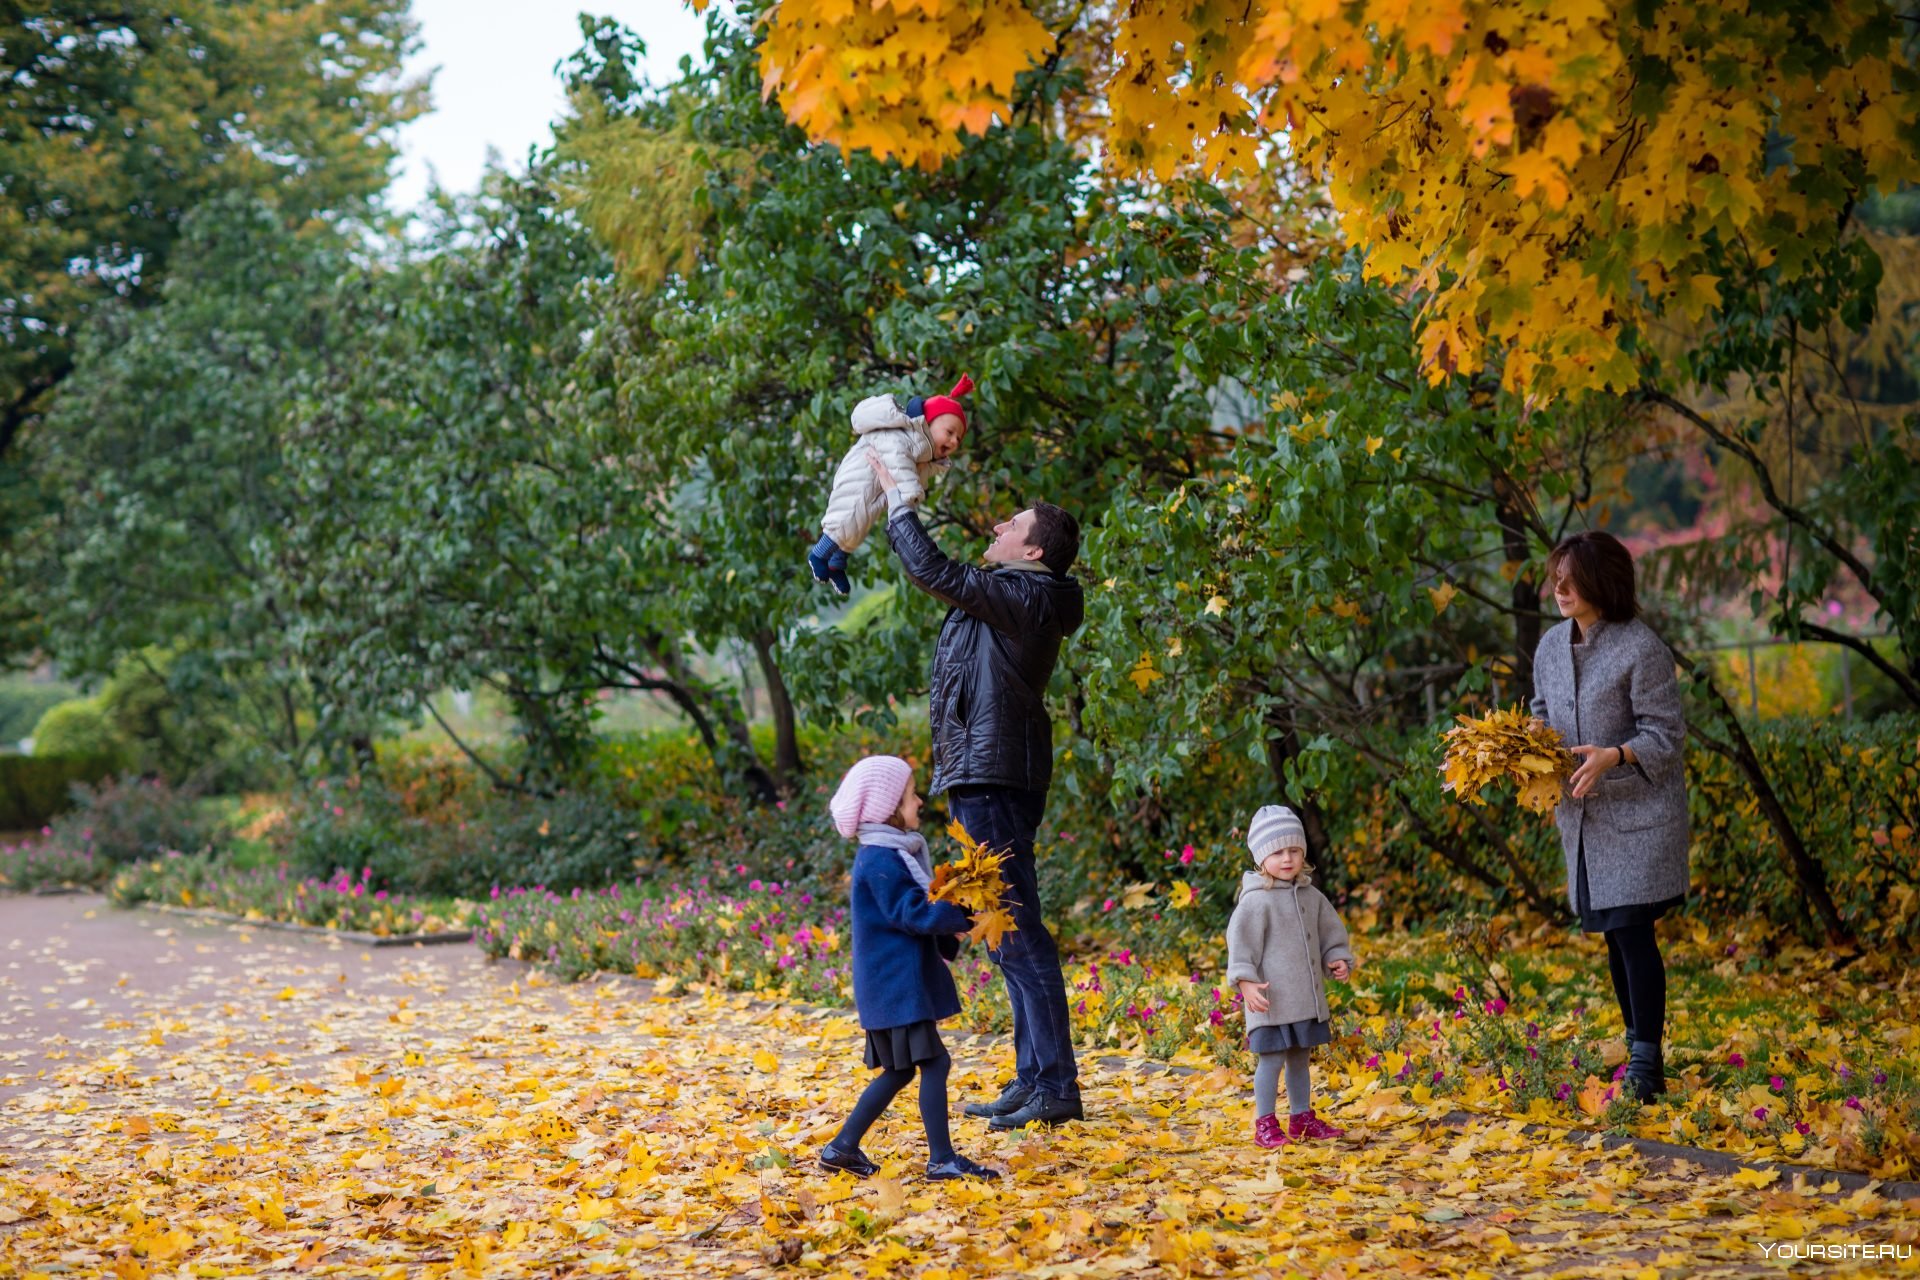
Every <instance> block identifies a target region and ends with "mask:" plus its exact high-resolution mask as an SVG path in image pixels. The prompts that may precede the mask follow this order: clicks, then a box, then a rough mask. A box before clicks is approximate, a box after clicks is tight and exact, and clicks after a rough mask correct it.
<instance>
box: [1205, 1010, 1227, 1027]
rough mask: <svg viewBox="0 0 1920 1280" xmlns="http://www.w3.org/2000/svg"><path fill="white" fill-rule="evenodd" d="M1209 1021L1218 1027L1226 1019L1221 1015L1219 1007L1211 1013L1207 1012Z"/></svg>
mask: <svg viewBox="0 0 1920 1280" xmlns="http://www.w3.org/2000/svg"><path fill="white" fill-rule="evenodd" d="M1207 1021H1208V1022H1211V1023H1212V1024H1213V1025H1214V1026H1216V1027H1217V1026H1219V1025H1220V1024H1221V1023H1223V1022H1225V1021H1226V1019H1225V1018H1224V1017H1222V1016H1221V1014H1220V1011H1219V1010H1218V1009H1215V1010H1213V1011H1212V1012H1211V1013H1209V1014H1207Z"/></svg>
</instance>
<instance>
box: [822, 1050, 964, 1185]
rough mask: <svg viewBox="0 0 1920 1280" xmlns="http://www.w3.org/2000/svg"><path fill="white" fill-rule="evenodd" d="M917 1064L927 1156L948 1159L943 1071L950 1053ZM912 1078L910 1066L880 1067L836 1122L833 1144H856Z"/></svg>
mask: <svg viewBox="0 0 1920 1280" xmlns="http://www.w3.org/2000/svg"><path fill="white" fill-rule="evenodd" d="M919 1066H920V1123H921V1124H923V1125H925V1126H926V1129H927V1159H929V1160H932V1161H940V1160H951V1159H953V1137H952V1135H951V1134H950V1133H949V1132H948V1130H947V1072H948V1070H949V1069H951V1068H952V1066H953V1056H952V1055H951V1054H948V1053H944V1052H943V1053H942V1054H941V1055H940V1056H939V1057H937V1058H929V1059H927V1060H926V1061H925V1062H922V1063H920V1064H919ZM912 1080H913V1072H912V1071H911V1070H907V1071H882V1072H881V1073H880V1074H879V1075H877V1076H875V1077H874V1078H873V1081H872V1083H870V1084H869V1085H867V1087H866V1089H865V1090H864V1091H863V1092H862V1093H861V1094H860V1101H858V1102H856V1103H854V1104H853V1114H852V1115H850V1116H848V1117H847V1122H846V1123H845V1124H843V1125H841V1126H840V1133H839V1136H837V1137H836V1138H834V1140H833V1145H834V1146H835V1147H837V1148H838V1149H839V1150H841V1151H851V1150H853V1149H854V1148H856V1147H858V1146H859V1145H860V1139H862V1138H864V1137H866V1136H867V1130H869V1129H871V1128H873V1126H874V1122H875V1121H877V1120H879V1119H880V1117H881V1115H882V1114H883V1113H884V1112H885V1111H886V1109H887V1105H888V1104H889V1103H891V1102H892V1101H893V1100H894V1097H895V1096H896V1095H897V1094H899V1092H900V1091H901V1090H902V1089H904V1088H906V1087H907V1085H908V1084H909V1083H910V1082H911V1081H912Z"/></svg>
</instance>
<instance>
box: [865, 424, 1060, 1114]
mask: <svg viewBox="0 0 1920 1280" xmlns="http://www.w3.org/2000/svg"><path fill="white" fill-rule="evenodd" d="M873 461H874V464H875V470H876V471H877V472H878V473H879V474H880V477H881V479H880V484H881V487H882V488H883V489H885V490H886V491H887V501H888V509H889V516H888V521H887V540H888V541H889V542H891V543H892V544H893V550H894V554H896V555H898V556H899V557H900V563H901V565H902V567H904V568H905V569H906V572H907V577H908V578H909V579H911V580H912V581H913V583H914V585H915V586H917V587H919V588H920V589H921V590H922V591H925V592H926V593H927V594H928V595H930V596H932V597H934V599H936V600H940V601H944V602H945V603H946V604H947V606H948V608H947V616H946V620H945V621H943V622H942V623H941V624H940V639H939V642H938V643H937V644H936V645H935V647H934V653H933V681H932V691H931V695H930V697H929V708H928V709H929V712H930V714H931V718H932V721H933V783H932V785H931V787H930V788H929V790H930V791H932V792H933V793H934V794H938V793H940V792H943V791H944V792H946V794H947V808H948V810H949V812H951V813H952V815H953V817H954V819H955V820H956V821H957V822H959V823H960V824H961V825H962V826H964V827H965V828H966V829H967V831H968V833H969V834H970V835H972V836H973V838H974V839H976V840H978V841H980V843H982V844H984V845H987V846H988V847H990V848H993V849H996V850H1001V851H1004V852H1006V853H1007V855H1008V857H1007V860H1006V862H1005V863H1003V864H1002V868H1001V871H1002V874H1003V875H1004V876H1005V878H1006V882H1007V891H1008V896H1009V897H1010V898H1011V899H1012V902H1013V907H1012V911H1013V918H1014V924H1015V928H1014V931H1013V932H1011V933H1009V934H1007V935H1006V936H1005V937H1004V938H1003V939H1002V940H1001V945H1000V948H999V950H998V951H996V952H994V953H993V958H994V960H995V961H996V962H997V963H998V964H999V965H1000V973H1001V976H1002V977H1003V978H1004V979H1005V981H1006V984H1007V999H1008V1002H1009V1003H1010V1004H1011V1005H1012V1006H1013V1051H1014V1079H1013V1081H1012V1082H1011V1083H1010V1084H1008V1085H1007V1087H1006V1088H1005V1089H1004V1090H1003V1091H1002V1092H1001V1094H1000V1096H999V1097H998V1098H996V1099H995V1100H993V1101H992V1102H985V1103H971V1104H969V1105H968V1106H967V1109H966V1110H967V1114H968V1115H974V1116H985V1117H987V1118H988V1120H989V1122H990V1123H991V1124H992V1125H993V1127H994V1128H996V1129H1018V1128H1021V1127H1023V1126H1025V1125H1029V1124H1046V1125H1054V1124H1061V1123H1064V1122H1065V1121H1068V1120H1079V1119H1081V1118H1082V1111H1081V1107H1080V1077H1079V1071H1078V1069H1077V1068H1076V1066H1075V1064H1074V1059H1073V1033H1072V1027H1071V1024H1070V1023H1069V1021H1068V1016H1067V983H1066V977H1065V975H1064V974H1063V973H1062V972H1061V970H1060V951H1059V948H1058V947H1056V946H1055V945H1054V941H1053V935H1052V934H1050V933H1049V932H1047V926H1046V923H1045V921H1044V920H1042V919H1041V914H1040V883H1039V879H1038V876H1037V874H1036V870H1035V867H1034V856H1033V842H1034V837H1035V835H1036V834H1037V833H1038V831H1039V828H1040V818H1041V815H1042V814H1043V813H1044V812H1045V811H1046V807H1047V787H1048V785H1049V784H1050V783H1051V782H1052V781H1053V722H1052V721H1051V720H1050V719H1049V718H1048V716H1047V706H1046V689H1047V681H1048V680H1049V679H1050V678H1051V677H1052V675H1053V668H1054V664H1055V663H1056V662H1057V661H1058V660H1059V657H1060V645H1061V643H1062V642H1063V641H1064V640H1065V639H1066V638H1067V637H1068V636H1070V635H1072V634H1073V632H1074V631H1076V630H1077V629H1078V628H1079V626H1080V622H1081V619H1082V618H1083V617H1084V616H1085V601H1084V599H1083V597H1082V595H1081V591H1080V583H1079V582H1078V581H1077V580H1076V579H1074V578H1072V577H1070V576H1069V575H1068V573H1067V570H1069V569H1070V568H1072V567H1073V561H1074V557H1075V556H1077V555H1079V553H1080V526H1079V524H1078V523H1077V522H1075V520H1074V518H1073V517H1072V516H1071V515H1068V514H1067V513H1066V512H1065V511H1063V510H1061V509H1060V508H1059V507H1056V506H1053V505H1052V504H1050V503H1045V502H1041V503H1036V504H1035V505H1033V506H1032V507H1029V508H1028V509H1027V510H1025V511H1022V512H1020V513H1019V514H1018V515H1016V516H1014V517H1013V518H1011V519H1009V520H1006V521H1004V522H1002V523H1001V524H998V525H995V526H994V530H993V532H994V539H993V543H992V545H991V546H989V547H988V548H987V550H986V555H985V559H986V562H987V566H988V567H986V568H984V569H983V568H980V567H978V566H976V565H968V564H960V563H958V562H956V561H954V560H951V559H949V558H948V557H947V556H946V554H945V553H943V552H942V551H941V550H940V548H939V546H938V544H936V543H935V542H934V540H933V538H932V536H931V535H929V534H928V533H927V531H926V529H925V528H923V527H922V526H921V524H920V517H919V515H918V513H916V512H915V511H914V510H913V509H912V508H911V507H910V506H908V505H907V504H906V503H904V502H902V501H900V500H899V498H898V496H897V493H896V490H897V488H898V486H897V485H896V484H895V483H894V481H893V475H892V473H891V472H889V471H888V470H887V469H886V467H885V465H884V464H881V463H880V462H879V461H878V459H873Z"/></svg>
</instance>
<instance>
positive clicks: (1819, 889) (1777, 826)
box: [1667, 641, 1854, 947]
mask: <svg viewBox="0 0 1920 1280" xmlns="http://www.w3.org/2000/svg"><path fill="white" fill-rule="evenodd" d="M1667 651H1668V652H1669V653H1671V654H1672V655H1673V658H1674V661H1675V662H1677V663H1679V664H1680V667H1681V669H1682V670H1684V671H1685V672H1686V673H1687V674H1688V676H1690V677H1691V678H1692V679H1693V680H1694V682H1695V683H1696V684H1698V685H1700V686H1701V687H1702V688H1703V689H1704V690H1705V691H1706V699H1707V703H1708V706H1709V707H1711V708H1712V710H1713V711H1714V713H1715V715H1716V716H1717V718H1718V719H1719V721H1720V724H1721V727H1723V728H1724V729H1725V730H1726V733H1727V739H1728V741H1727V742H1725V743H1719V742H1716V741H1715V740H1714V739H1713V738H1712V737H1711V736H1710V735H1708V734H1704V733H1701V732H1700V731H1699V730H1698V729H1695V730H1694V732H1695V733H1696V734H1697V735H1698V736H1699V737H1700V740H1701V741H1702V742H1704V743H1706V744H1707V745H1708V746H1709V747H1710V748H1712V749H1714V750H1716V751H1718V752H1719V753H1720V754H1721V755H1723V756H1725V757H1726V758H1727V759H1728V760H1730V761H1732V762H1733V765H1734V767H1735V768H1737V769H1739V770H1740V773H1741V775H1742V776H1743V777H1745V778H1746V780H1747V785H1748V786H1749V787H1752V788H1753V796H1754V799H1755V800H1757V801H1758V802H1759V805H1760V812H1761V813H1762V814H1764V815H1766V819H1767V824H1768V825H1769V826H1771V827H1772V828H1773V834H1774V837H1775V838H1776V839H1778V840H1779V841H1780V851H1781V852H1782V853H1783V854H1785V855H1786V861H1787V870H1788V872H1789V873H1790V874H1791V875H1792V876H1793V878H1794V881H1795V883H1797V884H1798V885H1799V886H1800V890H1801V892H1802V893H1804V894H1806V897H1807V901H1808V902H1809V903H1811V904H1812V905H1813V911H1814V914H1815V915H1816V916H1818V917H1819V919H1820V923H1821V926H1822V927H1823V928H1825V929H1826V932H1827V945H1828V946H1832V947H1840V946H1851V945H1853V941H1854V938H1853V931H1852V930H1850V929H1848V928H1847V925H1846V922H1845V921H1843V920H1842V919H1841V918H1840V910H1839V908H1838V907H1836V906H1835V905H1834V901H1833V893H1832V891H1831V890H1830V889H1829V888H1828V886H1827V871H1826V868H1825V867H1823V866H1821V865H1820V862H1819V860H1818V859H1816V858H1815V857H1814V856H1813V854H1812V853H1810V852H1809V851H1808V849H1807V844H1806V841H1805V840H1803V839H1801V837H1800V832H1799V829H1798V828H1796V827H1795V826H1794V825H1793V818H1792V816H1791V815H1790V814H1788V812H1787V808H1786V806H1785V805H1784V804H1782V803H1781V802H1780V797H1779V794H1778V793H1776V792H1775V791H1774V789H1773V782H1772V780H1771V779H1769V778H1768V777H1767V770H1766V766H1765V765H1763V764H1761V763H1760V756H1759V754H1758V753H1757V752H1755V751H1754V749H1753V741H1752V739H1750V738H1748V737H1747V731H1746V729H1745V728H1744V727H1743V726H1742V725H1741V723H1740V718H1739V716H1738V715H1737V714H1735V712H1734V710H1733V706H1732V704H1730V703H1729V702H1728V701H1727V696H1726V695H1725V694H1724V693H1722V692H1721V691H1720V686H1719V685H1717V684H1715V683H1714V680H1713V676H1712V674H1711V673H1710V672H1707V671H1705V670H1703V669H1702V668H1701V666H1700V664H1699V663H1698V662H1696V661H1695V660H1694V659H1693V658H1691V657H1689V656H1688V655H1686V654H1684V653H1682V652H1681V651H1680V650H1679V649H1677V648H1675V647H1674V645H1673V642H1672V641H1667Z"/></svg>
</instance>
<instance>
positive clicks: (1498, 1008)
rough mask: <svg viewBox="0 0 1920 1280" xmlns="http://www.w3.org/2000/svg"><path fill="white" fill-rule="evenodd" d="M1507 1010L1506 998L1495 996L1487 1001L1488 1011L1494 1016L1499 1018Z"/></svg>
mask: <svg viewBox="0 0 1920 1280" xmlns="http://www.w3.org/2000/svg"><path fill="white" fill-rule="evenodd" d="M1506 1011H1507V1002H1506V1001H1505V1000H1502V999H1501V998H1500V997H1498V996H1495V997H1494V998H1493V999H1491V1000H1489V1001H1487V1012H1488V1013H1490V1014H1492V1015H1493V1016H1494V1017H1496V1018H1497V1017H1499V1016H1500V1015H1501V1014H1503V1013H1505V1012H1506Z"/></svg>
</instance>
